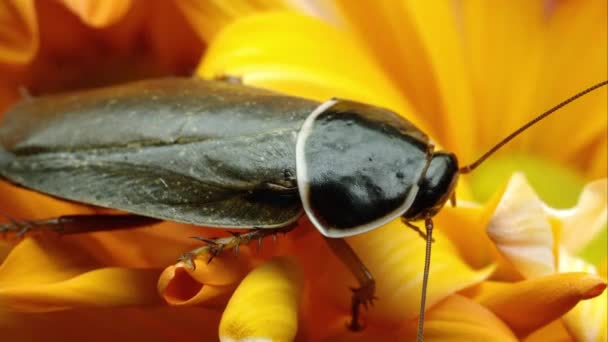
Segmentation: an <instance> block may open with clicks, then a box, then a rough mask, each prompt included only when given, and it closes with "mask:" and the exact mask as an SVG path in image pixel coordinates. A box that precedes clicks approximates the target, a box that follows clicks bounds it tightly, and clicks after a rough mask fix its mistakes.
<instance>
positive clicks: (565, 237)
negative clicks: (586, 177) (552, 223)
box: [549, 179, 608, 253]
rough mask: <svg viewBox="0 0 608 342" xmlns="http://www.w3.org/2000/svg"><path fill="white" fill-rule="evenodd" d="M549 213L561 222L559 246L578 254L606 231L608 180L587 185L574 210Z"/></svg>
mask: <svg viewBox="0 0 608 342" xmlns="http://www.w3.org/2000/svg"><path fill="white" fill-rule="evenodd" d="M549 213H550V214H552V215H553V216H554V217H556V218H557V219H559V220H560V221H561V226H562V231H561V239H560V245H562V246H563V247H565V248H566V249H567V250H568V251H570V252H572V253H577V252H579V251H580V250H581V249H582V248H584V247H585V246H586V245H587V244H589V242H590V241H591V240H593V239H594V238H595V237H596V236H597V235H598V234H600V233H601V231H602V230H603V229H606V222H607V221H608V180H607V179H602V180H598V181H595V182H592V183H589V184H587V185H586V186H585V188H584V189H583V192H582V193H581V195H580V197H579V200H578V203H577V204H576V206H575V207H574V208H571V209H568V210H550V211H549ZM604 247H605V246H604ZM604 250H605V248H604Z"/></svg>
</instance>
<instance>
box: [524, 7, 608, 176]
mask: <svg viewBox="0 0 608 342" xmlns="http://www.w3.org/2000/svg"><path fill="white" fill-rule="evenodd" d="M607 6H608V3H607V2H606V1H575V2H569V1H562V2H556V3H555V8H554V10H553V11H552V12H550V13H549V18H543V21H544V25H543V29H544V30H545V32H544V36H543V42H544V45H545V46H544V47H543V50H544V51H543V53H544V56H543V59H542V68H540V70H539V72H538V73H539V75H540V77H539V79H538V83H537V89H539V91H537V92H536V96H533V97H532V100H533V101H532V102H533V104H532V106H533V112H539V111H541V110H545V109H547V108H549V107H551V106H553V105H555V104H556V103H558V102H560V101H562V100H564V99H565V98H567V97H569V96H571V95H573V94H574V93H576V92H578V91H580V90H582V89H584V88H586V87H589V86H591V85H592V84H595V83H597V82H599V81H601V80H605V79H606V75H608V65H607V63H606V60H607V59H608V22H607V21H608V18H607V17H606V15H605V13H606V12H607V11H608V8H607ZM547 85H553V86H551V87H550V89H551V90H550V91H546V89H547ZM607 95H608V90H607V89H606V88H605V87H604V88H603V89H600V90H599V91H596V92H594V93H593V94H589V95H588V96H585V97H584V98H583V99H581V100H580V101H577V102H576V103H573V104H572V105H569V106H568V107H566V108H564V109H563V110H561V111H560V113H559V114H556V115H559V117H555V118H552V119H551V120H547V122H545V123H543V124H542V128H541V129H542V130H543V131H544V132H550V133H551V136H552V137H568V143H567V144H557V146H556V141H555V139H548V138H547V135H546V134H542V132H540V133H537V134H528V135H526V137H525V138H524V139H523V141H522V143H523V145H522V146H525V148H526V149H529V150H533V151H538V153H540V154H543V155H549V156H551V157H552V158H553V159H555V160H559V161H562V162H563V163H567V164H568V165H573V164H574V165H577V166H578V168H579V170H581V173H586V172H585V169H586V168H588V167H589V165H593V164H599V167H601V168H602V169H603V172H602V176H603V177H605V176H606V172H607V170H606V167H607V163H606V155H604V156H603V158H602V159H600V160H596V161H593V160H591V159H590V158H591V157H592V155H591V154H588V153H587V150H588V146H590V144H592V143H594V142H595V141H596V139H598V138H599V137H601V136H603V137H605V136H606V131H607V127H608V115H606V114H607V111H606V101H607V98H608V96H607ZM537 132H538V131H537ZM604 139H605V138H604ZM604 143H605V140H604Z"/></svg>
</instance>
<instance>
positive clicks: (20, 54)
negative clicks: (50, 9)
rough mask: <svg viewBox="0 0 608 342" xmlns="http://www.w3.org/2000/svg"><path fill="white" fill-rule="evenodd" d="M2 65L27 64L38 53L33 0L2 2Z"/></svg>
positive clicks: (0, 41)
mask: <svg viewBox="0 0 608 342" xmlns="http://www.w3.org/2000/svg"><path fill="white" fill-rule="evenodd" d="M0 27H2V28H3V29H2V30H0V64H26V63H28V62H29V61H31V60H32V58H33V57H34V55H36V52H37V51H38V43H39V37H38V23H37V22H36V12H35V6H34V1H33V0H7V1H0Z"/></svg>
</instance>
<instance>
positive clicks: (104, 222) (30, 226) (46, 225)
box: [0, 215, 161, 237]
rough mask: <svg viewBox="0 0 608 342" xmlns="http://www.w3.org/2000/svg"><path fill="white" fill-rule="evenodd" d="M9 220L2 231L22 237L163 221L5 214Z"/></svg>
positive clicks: (78, 232)
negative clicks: (32, 217)
mask: <svg viewBox="0 0 608 342" xmlns="http://www.w3.org/2000/svg"><path fill="white" fill-rule="evenodd" d="M4 216H5V217H6V218H7V219H8V221H9V222H5V223H0V233H5V234H6V233H15V234H16V235H17V237H22V236H23V235H25V234H26V233H29V232H35V231H52V232H56V233H59V234H80V233H90V232H98V231H109V230H117V229H133V228H140V227H143V226H148V225H151V224H155V223H158V222H161V220H159V219H155V218H151V217H145V216H139V215H65V216H59V217H52V218H47V219H41V220H18V219H14V218H11V217H8V216H6V215H4Z"/></svg>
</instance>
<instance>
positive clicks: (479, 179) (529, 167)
mask: <svg viewBox="0 0 608 342" xmlns="http://www.w3.org/2000/svg"><path fill="white" fill-rule="evenodd" d="M514 172H523V173H525V175H526V178H527V179H528V181H529V182H530V184H531V185H532V187H533V188H534V190H535V191H536V192H537V193H538V195H539V196H540V197H541V198H542V200H543V201H544V202H545V203H547V204H548V205H549V206H551V207H553V208H570V207H572V206H574V205H576V202H577V200H578V196H579V195H580V192H581V190H582V189H583V186H584V185H585V181H584V179H583V177H582V176H580V175H579V174H578V173H577V172H576V170H573V169H570V168H567V167H564V166H563V165H560V164H557V163H555V162H554V161H550V160H546V159H542V158H539V157H537V156H532V155H529V154H521V153H519V154H506V155H501V156H495V157H494V158H490V159H489V160H487V161H486V162H485V163H484V164H483V165H482V166H480V167H479V169H477V170H475V171H474V172H472V173H471V176H470V177H469V184H470V185H471V189H472V193H473V197H474V199H475V200H477V201H479V202H482V203H483V202H485V201H487V200H488V199H489V198H490V196H492V195H493V194H494V192H495V191H496V190H497V189H499V188H500V187H501V186H502V185H504V184H505V183H506V182H507V181H508V180H509V177H511V175H512V174H513V173H514Z"/></svg>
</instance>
